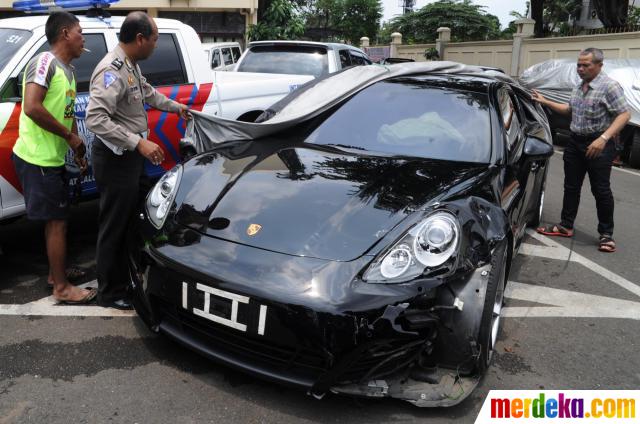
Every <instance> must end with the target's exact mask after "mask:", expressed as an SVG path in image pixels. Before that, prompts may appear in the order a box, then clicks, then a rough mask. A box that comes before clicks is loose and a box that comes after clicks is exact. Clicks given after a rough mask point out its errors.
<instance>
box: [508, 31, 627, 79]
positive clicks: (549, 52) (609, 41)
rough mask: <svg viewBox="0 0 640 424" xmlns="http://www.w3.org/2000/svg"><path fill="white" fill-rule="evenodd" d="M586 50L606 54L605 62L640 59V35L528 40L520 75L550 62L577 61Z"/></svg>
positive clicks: (525, 42) (625, 34) (524, 47)
mask: <svg viewBox="0 0 640 424" xmlns="http://www.w3.org/2000/svg"><path fill="white" fill-rule="evenodd" d="M587 47H597V48H599V49H602V50H603V51H604V57H605V60H606V59H640V32H628V33H623V34H603V35H595V36H594V35H591V36H589V35H585V36H577V37H558V38H542V39H526V40H525V41H524V44H523V48H522V58H521V67H520V72H522V71H523V70H524V69H526V68H528V67H529V66H531V65H535V64H536V63H540V62H544V61H545V60H548V59H562V58H577V57H578V53H580V51H581V50H583V49H585V48H587Z"/></svg>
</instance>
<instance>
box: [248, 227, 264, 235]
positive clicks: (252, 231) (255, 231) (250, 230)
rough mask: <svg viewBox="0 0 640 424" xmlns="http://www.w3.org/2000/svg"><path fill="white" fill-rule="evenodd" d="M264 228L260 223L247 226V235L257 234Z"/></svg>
mask: <svg viewBox="0 0 640 424" xmlns="http://www.w3.org/2000/svg"><path fill="white" fill-rule="evenodd" d="M261 229H262V225H260V224H251V225H249V226H248V227H247V235H250V236H255V235H256V234H258V232H259V231H260V230H261Z"/></svg>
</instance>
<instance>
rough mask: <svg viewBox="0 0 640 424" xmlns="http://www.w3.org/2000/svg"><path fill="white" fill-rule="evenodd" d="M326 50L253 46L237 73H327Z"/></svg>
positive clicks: (320, 47)
mask: <svg viewBox="0 0 640 424" xmlns="http://www.w3.org/2000/svg"><path fill="white" fill-rule="evenodd" d="M328 69H329V68H328V60H327V49H326V48H325V47H322V46H317V47H316V46H289V45H285V46H253V47H251V48H250V49H249V51H248V52H247V54H246V56H245V57H244V59H242V62H240V64H239V65H238V69H237V71H238V72H264V73H268V74H295V75H313V76H314V77H319V76H320V75H322V74H325V73H327V72H328Z"/></svg>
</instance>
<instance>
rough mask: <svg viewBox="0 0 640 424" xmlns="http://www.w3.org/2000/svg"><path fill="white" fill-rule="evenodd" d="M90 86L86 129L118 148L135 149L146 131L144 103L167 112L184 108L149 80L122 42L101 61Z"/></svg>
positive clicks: (92, 76)
mask: <svg viewBox="0 0 640 424" xmlns="http://www.w3.org/2000/svg"><path fill="white" fill-rule="evenodd" d="M89 90H90V97H89V105H88V106H87V115H86V125H87V129H89V130H90V131H92V132H93V133H94V134H96V135H97V136H98V137H99V138H101V139H102V140H105V141H107V142H108V143H110V144H111V145H112V146H113V147H115V148H117V149H125V150H135V149H136V146H137V145H138V141H140V138H141V134H144V133H145V132H146V131H147V129H148V127H149V125H148V122H147V112H146V111H145V110H144V104H145V103H147V104H149V105H150V106H153V107H154V108H156V109H159V110H163V111H166V112H179V111H180V108H181V105H180V103H177V102H174V101H173V100H170V99H168V98H167V97H166V96H165V95H163V94H160V93H159V92H158V91H157V90H156V89H155V88H153V87H152V86H151V85H150V84H148V83H147V80H146V79H145V78H144V77H143V76H142V73H141V72H140V67H139V66H138V64H134V63H133V62H132V61H131V60H130V59H128V58H127V56H126V55H125V53H124V51H123V50H122V48H121V47H120V46H119V45H118V46H117V47H116V48H115V49H114V50H113V51H112V52H109V53H107V54H106V55H105V57H104V58H103V59H102V60H101V61H100V63H98V66H96V69H95V70H94V71H93V75H91V85H90V88H89ZM109 147H111V146H109Z"/></svg>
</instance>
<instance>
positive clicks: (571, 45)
mask: <svg viewBox="0 0 640 424" xmlns="http://www.w3.org/2000/svg"><path fill="white" fill-rule="evenodd" d="M430 47H435V44H415V45H400V46H397V48H398V56H399V57H407V58H411V59H414V60H416V61H425V58H424V51H425V50H426V49H428V48H430ZM587 47H597V48H599V49H602V50H603V51H604V54H605V59H640V32H628V33H621V34H602V35H585V36H575V37H555V38H523V39H522V45H521V48H520V51H519V52H518V51H515V53H514V41H513V40H499V41H474V42H466V43H447V44H446V47H445V50H444V57H443V58H442V59H443V60H451V61H454V62H460V63H464V64H467V65H482V66H492V67H497V68H501V69H503V70H505V71H506V72H507V73H511V74H513V75H520V74H521V73H522V71H524V70H525V69H526V68H528V67H529V66H531V65H535V64H536V63H540V62H543V61H545V60H547V59H561V58H577V56H578V53H579V52H580V51H581V50H583V49H585V48H587ZM514 54H517V55H518V56H519V57H518V58H517V62H516V63H517V72H513V69H512V68H511V66H512V63H513V61H512V57H513V55H514Z"/></svg>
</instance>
